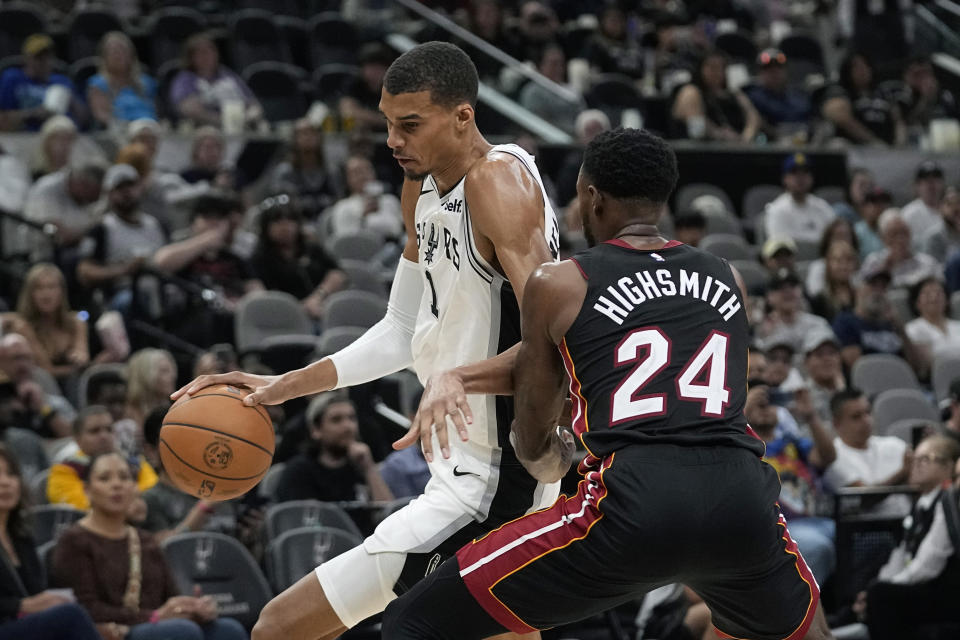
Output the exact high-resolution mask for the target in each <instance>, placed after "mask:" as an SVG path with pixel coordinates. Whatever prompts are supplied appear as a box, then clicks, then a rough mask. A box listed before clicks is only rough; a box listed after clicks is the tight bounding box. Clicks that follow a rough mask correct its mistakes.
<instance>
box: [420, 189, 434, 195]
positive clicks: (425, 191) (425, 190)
mask: <svg viewBox="0 0 960 640" xmlns="http://www.w3.org/2000/svg"><path fill="white" fill-rule="evenodd" d="M432 191H433V189H424V190H423V191H421V192H420V195H423V194H425V193H430V192H432Z"/></svg>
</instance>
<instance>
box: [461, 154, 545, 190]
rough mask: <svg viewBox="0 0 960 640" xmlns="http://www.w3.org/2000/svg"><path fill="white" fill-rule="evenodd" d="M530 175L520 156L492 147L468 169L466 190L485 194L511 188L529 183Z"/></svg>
mask: <svg viewBox="0 0 960 640" xmlns="http://www.w3.org/2000/svg"><path fill="white" fill-rule="evenodd" d="M529 175H530V171H529V168H528V167H527V165H525V164H524V161H523V160H522V159H521V158H520V156H519V155H517V154H515V153H511V152H510V151H507V150H505V149H503V148H502V147H492V148H491V149H490V150H489V151H487V153H485V154H483V155H482V156H480V157H478V158H477V159H476V160H474V162H473V164H472V165H470V168H469V169H467V174H466V176H465V178H464V189H465V190H468V191H472V192H474V193H476V194H483V193H487V192H489V191H490V190H491V189H498V188H511V187H514V186H518V185H520V184H523V183H525V182H527V180H526V177H527V176H529Z"/></svg>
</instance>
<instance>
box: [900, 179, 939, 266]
mask: <svg viewBox="0 0 960 640" xmlns="http://www.w3.org/2000/svg"><path fill="white" fill-rule="evenodd" d="M913 186H914V189H915V190H916V193H917V197H916V199H915V200H911V201H910V202H908V203H907V204H906V205H905V206H904V207H903V211H902V213H903V219H904V220H905V221H906V223H907V225H908V226H909V227H910V237H911V238H913V247H914V249H916V250H918V251H919V250H921V249H922V248H923V241H924V239H925V238H926V234H927V231H929V230H930V228H931V227H934V226H937V224H938V223H939V222H940V209H939V207H940V200H941V199H943V188H944V185H943V169H941V168H940V165H938V164H937V163H936V162H933V161H930V160H927V161H925V162H921V163H920V166H918V167H917V173H916V177H915V178H914V181H913Z"/></svg>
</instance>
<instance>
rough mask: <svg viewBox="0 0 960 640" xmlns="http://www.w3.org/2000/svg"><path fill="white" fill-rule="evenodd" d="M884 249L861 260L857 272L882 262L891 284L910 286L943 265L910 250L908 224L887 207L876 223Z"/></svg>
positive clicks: (941, 268)
mask: <svg viewBox="0 0 960 640" xmlns="http://www.w3.org/2000/svg"><path fill="white" fill-rule="evenodd" d="M877 228H878V229H879V231H880V238H881V239H882V240H883V245H884V248H883V249H881V250H880V251H877V252H875V253H872V254H870V255H869V256H867V257H866V258H865V259H864V261H863V267H862V268H861V271H873V270H876V268H877V265H880V264H882V265H884V267H885V268H886V269H887V270H888V271H889V272H890V276H891V277H892V279H893V280H892V282H891V285H892V286H894V287H912V286H913V285H915V284H917V283H918V282H920V281H921V280H923V279H924V278H927V277H929V276H939V275H940V274H942V273H943V265H941V264H940V263H939V262H937V261H936V260H934V259H933V258H931V257H930V256H928V255H927V254H925V253H916V252H914V250H913V248H912V245H911V243H910V226H909V225H908V224H907V222H906V220H904V219H903V215H902V214H901V213H900V211H899V210H898V209H887V210H886V211H884V212H883V214H882V215H881V216H880V220H879V221H878V223H877Z"/></svg>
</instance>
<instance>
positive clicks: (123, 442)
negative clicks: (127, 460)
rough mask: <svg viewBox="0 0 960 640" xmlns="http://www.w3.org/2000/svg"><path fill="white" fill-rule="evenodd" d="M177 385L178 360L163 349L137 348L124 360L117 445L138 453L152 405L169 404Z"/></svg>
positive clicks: (129, 451)
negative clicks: (124, 390)
mask: <svg viewBox="0 0 960 640" xmlns="http://www.w3.org/2000/svg"><path fill="white" fill-rule="evenodd" d="M176 384H177V363H176V362H175V361H174V359H173V355H171V353H170V352H169V351H166V350H164V349H140V350H139V351H137V352H135V353H134V354H133V355H132V356H130V360H129V361H128V362H127V406H126V417H125V418H124V419H123V420H120V421H119V422H117V423H116V424H114V426H113V432H114V435H115V436H116V439H117V448H118V449H120V450H121V451H123V452H124V453H125V454H127V455H138V454H139V453H140V451H141V445H142V442H143V421H144V420H145V419H146V417H147V414H148V413H150V411H151V410H152V409H154V408H155V407H164V406H167V405H168V404H169V403H170V394H171V393H173V392H174V390H175V389H176Z"/></svg>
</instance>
